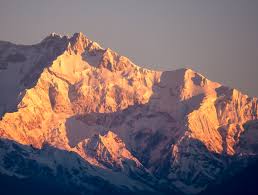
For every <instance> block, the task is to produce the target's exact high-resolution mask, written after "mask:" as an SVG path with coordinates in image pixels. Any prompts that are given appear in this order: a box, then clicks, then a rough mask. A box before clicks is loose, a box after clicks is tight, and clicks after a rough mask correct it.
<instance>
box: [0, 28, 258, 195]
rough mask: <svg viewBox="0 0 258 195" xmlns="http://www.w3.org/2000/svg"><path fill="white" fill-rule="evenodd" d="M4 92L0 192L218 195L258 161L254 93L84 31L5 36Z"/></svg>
mask: <svg viewBox="0 0 258 195" xmlns="http://www.w3.org/2000/svg"><path fill="white" fill-rule="evenodd" d="M221 71H223V70H221ZM0 91H1V95H0V118H1V120H0V154H1V155H0V180H1V181H2V182H1V183H2V184H4V185H3V186H2V187H1V189H0V191H2V193H1V194H4V193H6V194H10V192H12V193H13V194H19V193H20V192H21V191H22V190H24V193H26V194H35V191H37V189H40V187H39V186H41V188H42V185H43V186H45V188H43V190H42V191H40V192H42V194H46V193H50V194H51V193H52V194H54V192H55V193H63V194H65V193H67V194H101V193H103V194H106V193H109V194H143V193H148V194H199V193H201V194H210V193H211V191H214V190H215V189H216V190H219V189H220V192H221V193H222V191H223V190H222V189H224V188H225V186H224V184H228V183H229V181H236V179H235V178H236V177H237V176H239V177H241V175H242V174H241V173H242V172H245V170H248V168H249V167H250V166H254V165H255V164H256V161H257V160H256V159H257V155H258V117H257V111H258V105H257V103H258V99H257V98H256V97H249V96H248V95H246V94H243V93H241V92H240V91H238V90H236V89H233V88H230V87H227V86H224V85H222V84H220V83H217V82H213V81H210V80H209V79H207V78H206V77H204V76H203V75H201V74H199V73H197V72H195V71H193V70H191V69H186V68H182V69H179V70H173V71H155V70H149V69H146V68H142V67H140V66H138V65H136V64H134V63H133V62H132V61H130V60H129V59H128V58H127V57H125V56H122V55H120V54H118V53H116V52H115V51H113V50H111V49H110V48H107V49H104V48H102V47H101V46H100V45H99V44H98V43H96V42H94V41H91V40H89V39H88V38H87V37H86V36H85V35H83V34H82V33H75V34H74V35H73V36H61V35H58V34H55V33H52V34H50V35H49V36H47V37H46V38H45V39H43V40H42V41H41V42H40V43H38V44H35V45H16V44H13V43H10V42H6V41H0ZM235 183H237V182H235ZM231 185H232V184H231ZM238 185H239V184H238ZM8 186H9V187H8ZM32 186H34V188H33V187H32ZM232 186H234V185H232ZM250 188H253V189H252V190H253V191H251V192H254V191H255V189H256V188H257V187H256V186H255V185H253V186H251V187H250ZM255 192H256V191H255ZM250 194H251V193H250ZM254 194H255V193H254Z"/></svg>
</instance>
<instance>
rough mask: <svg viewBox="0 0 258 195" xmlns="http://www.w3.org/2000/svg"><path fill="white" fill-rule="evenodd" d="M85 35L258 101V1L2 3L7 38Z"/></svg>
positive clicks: (0, 17)
mask: <svg viewBox="0 0 258 195" xmlns="http://www.w3.org/2000/svg"><path fill="white" fill-rule="evenodd" d="M80 31H81V32H83V33H84V34H85V35H86V36H88V37H89V38H90V39H92V40H95V41H97V42H99V43H100V44H101V45H102V46H103V47H110V48H111V49H113V50H115V51H117V52H118V53H120V54H122V55H125V56H127V57H129V58H130V59H132V60H133V61H134V62H135V63H136V64H139V65H141V66H144V67H148V68H153V69H158V70H174V69H177V68H181V67H188V68H192V69H194V70H196V71H198V72H200V73H201V74H203V75H205V76H207V77H208V78H209V79H211V80H214V81H218V82H221V83H223V84H225V85H228V86H231V87H234V88H237V89H240V90H242V91H243V92H245V93H247V94H249V95H255V96H258V0H127V1H126V0H94V1H93V0H0V40H8V41H12V42H15V43H22V44H33V43H37V42H39V41H41V40H42V39H43V38H44V37H45V36H47V35H48V34H50V33H51V32H57V33H60V34H73V33H74V32H80Z"/></svg>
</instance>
